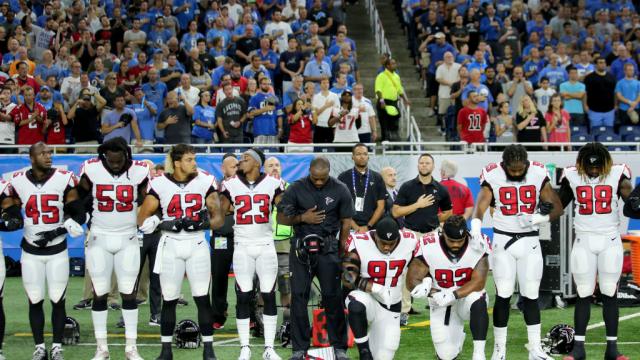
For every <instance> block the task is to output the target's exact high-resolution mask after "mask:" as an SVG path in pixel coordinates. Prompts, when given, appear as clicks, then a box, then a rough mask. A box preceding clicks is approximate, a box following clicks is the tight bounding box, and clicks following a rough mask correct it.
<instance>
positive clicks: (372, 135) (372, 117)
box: [352, 83, 378, 144]
mask: <svg viewBox="0 0 640 360" xmlns="http://www.w3.org/2000/svg"><path fill="white" fill-rule="evenodd" d="M352 100H353V107H354V108H356V109H358V116H360V120H361V125H360V128H358V138H359V140H360V141H359V142H361V143H365V144H366V143H370V142H375V141H376V140H377V139H378V122H377V117H376V112H375V110H373V105H372V104H371V100H369V99H367V98H366V97H364V86H363V85H362V84H361V83H357V84H355V85H354V86H353V99H352Z"/></svg>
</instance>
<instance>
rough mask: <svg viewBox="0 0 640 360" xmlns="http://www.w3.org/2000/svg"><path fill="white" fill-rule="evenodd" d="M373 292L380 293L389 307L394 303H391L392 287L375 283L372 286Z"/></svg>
mask: <svg viewBox="0 0 640 360" xmlns="http://www.w3.org/2000/svg"><path fill="white" fill-rule="evenodd" d="M371 293H372V294H376V295H378V296H379V297H380V299H381V300H382V303H383V304H384V305H385V306H386V307H387V308H389V307H390V306H391V305H392V303H391V288H388V287H386V286H382V285H380V284H376V283H373V285H372V286H371Z"/></svg>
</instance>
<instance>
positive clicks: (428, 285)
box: [407, 215, 489, 360]
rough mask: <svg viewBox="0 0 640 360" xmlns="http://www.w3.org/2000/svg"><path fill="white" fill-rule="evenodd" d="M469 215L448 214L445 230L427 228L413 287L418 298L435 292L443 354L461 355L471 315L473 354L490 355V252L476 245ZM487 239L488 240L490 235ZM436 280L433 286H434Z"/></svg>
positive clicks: (434, 330)
mask: <svg viewBox="0 0 640 360" xmlns="http://www.w3.org/2000/svg"><path fill="white" fill-rule="evenodd" d="M470 237H471V236H470V235H469V231H468V229H467V222H466V220H465V219H464V217H462V216H459V215H454V216H451V217H450V218H448V219H447V220H446V221H445V222H444V225H443V226H442V230H441V231H439V230H436V231H433V232H430V233H428V234H425V235H424V236H423V237H422V239H420V240H419V241H421V242H422V244H421V253H420V254H418V255H419V256H420V258H421V259H422V260H423V261H414V262H413V263H412V264H411V265H410V267H409V273H408V276H407V278H408V280H407V287H408V288H409V289H410V290H411V295H412V296H413V297H414V298H426V297H428V296H430V297H429V304H430V306H429V311H430V316H429V320H430V321H431V339H432V340H433V345H434V347H435V348H436V354H437V355H438V359H442V360H452V359H455V358H456V357H457V356H458V354H460V352H461V351H462V346H463V344H464V338H465V334H464V322H465V321H467V320H469V327H470V328H471V335H472V337H473V356H472V359H473V360H484V359H486V357H485V353H484V347H485V343H486V340H487V330H488V328H489V314H488V313H487V302H488V301H487V294H486V292H485V290H484V286H485V283H486V282H487V273H488V272H489V261H488V260H487V255H488V254H487V252H486V251H485V250H482V249H475V248H473V247H472V246H470V245H469V244H470V241H472V240H471V239H470ZM484 241H485V242H487V243H488V239H487V238H486V237H485V238H484ZM432 284H433V288H432Z"/></svg>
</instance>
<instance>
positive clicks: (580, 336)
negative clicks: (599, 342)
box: [573, 335, 587, 342]
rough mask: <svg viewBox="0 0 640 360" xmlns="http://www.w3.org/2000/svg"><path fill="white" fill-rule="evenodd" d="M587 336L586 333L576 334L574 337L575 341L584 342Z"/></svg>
mask: <svg viewBox="0 0 640 360" xmlns="http://www.w3.org/2000/svg"><path fill="white" fill-rule="evenodd" d="M586 338H587V336H586V335H576V336H575V337H574V338H573V339H574V340H575V341H581V342H584V341H585V340H586Z"/></svg>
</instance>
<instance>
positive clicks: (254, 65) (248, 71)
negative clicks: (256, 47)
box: [242, 54, 271, 78]
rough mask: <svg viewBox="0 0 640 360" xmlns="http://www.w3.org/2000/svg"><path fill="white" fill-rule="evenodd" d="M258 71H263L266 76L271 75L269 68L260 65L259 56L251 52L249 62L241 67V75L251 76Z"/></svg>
mask: <svg viewBox="0 0 640 360" xmlns="http://www.w3.org/2000/svg"><path fill="white" fill-rule="evenodd" d="M259 72H263V73H264V74H266V75H267V76H269V77H271V76H270V73H269V70H267V68H266V67H264V65H262V61H261V60H260V56H258V54H253V55H251V63H250V64H249V65H247V66H245V67H244V68H243V69H242V76H243V77H245V78H252V77H254V76H255V75H256V74H257V73H259Z"/></svg>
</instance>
